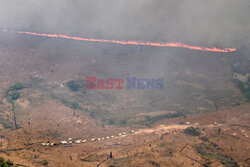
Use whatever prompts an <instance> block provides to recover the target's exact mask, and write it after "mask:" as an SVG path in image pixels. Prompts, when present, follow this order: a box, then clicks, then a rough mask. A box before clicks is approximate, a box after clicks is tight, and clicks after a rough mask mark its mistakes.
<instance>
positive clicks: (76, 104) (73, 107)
mask: <svg viewBox="0 0 250 167" xmlns="http://www.w3.org/2000/svg"><path fill="white" fill-rule="evenodd" d="M71 108H72V109H73V110H76V109H79V108H80V106H79V104H78V103H77V102H72V103H71Z"/></svg>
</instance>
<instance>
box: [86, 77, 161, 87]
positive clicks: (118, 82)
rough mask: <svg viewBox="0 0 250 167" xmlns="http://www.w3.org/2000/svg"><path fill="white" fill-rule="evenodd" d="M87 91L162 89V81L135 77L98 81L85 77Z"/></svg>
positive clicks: (97, 79)
mask: <svg viewBox="0 0 250 167" xmlns="http://www.w3.org/2000/svg"><path fill="white" fill-rule="evenodd" d="M86 81H87V86H86V88H87V89H128V90H130V89H163V79H162V78H157V79H137V78H136V77H127V78H126V84H125V79H122V78H119V79H112V78H109V79H106V80H104V79H99V78H96V77H87V78H86Z"/></svg>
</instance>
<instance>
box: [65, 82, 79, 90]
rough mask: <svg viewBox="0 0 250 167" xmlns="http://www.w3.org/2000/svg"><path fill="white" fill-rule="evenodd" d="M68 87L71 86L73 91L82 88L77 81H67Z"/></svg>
mask: <svg viewBox="0 0 250 167" xmlns="http://www.w3.org/2000/svg"><path fill="white" fill-rule="evenodd" d="M66 85H67V87H69V89H70V90H71V91H78V90H79V89H80V85H79V84H77V83H76V82H75V81H73V80H72V81H69V82H67V84H66Z"/></svg>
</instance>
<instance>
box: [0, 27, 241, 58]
mask: <svg viewBox="0 0 250 167" xmlns="http://www.w3.org/2000/svg"><path fill="white" fill-rule="evenodd" d="M2 31H4V32H13V33H18V34H28V35H34V36H43V37H51V38H65V39H73V40H79V41H90V42H105V43H115V44H121V45H143V46H158V47H175V48H187V49H191V50H200V51H208V52H224V53H227V52H234V51H236V48H224V49H219V48H216V47H212V48H206V47H199V46H191V45H186V44H183V43H179V42H177V43H160V42H142V41H118V40H106V39H93V38H82V37H73V36H68V35H62V34H43V33H35V32H26V31H9V30H2Z"/></svg>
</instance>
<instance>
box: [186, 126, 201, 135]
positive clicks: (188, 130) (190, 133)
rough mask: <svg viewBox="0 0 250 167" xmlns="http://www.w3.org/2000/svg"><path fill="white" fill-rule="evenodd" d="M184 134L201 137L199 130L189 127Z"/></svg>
mask: <svg viewBox="0 0 250 167" xmlns="http://www.w3.org/2000/svg"><path fill="white" fill-rule="evenodd" d="M184 132H185V133H186V134H188V135H192V136H200V132H199V128H194V127H188V128H186V129H185V130H184Z"/></svg>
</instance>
